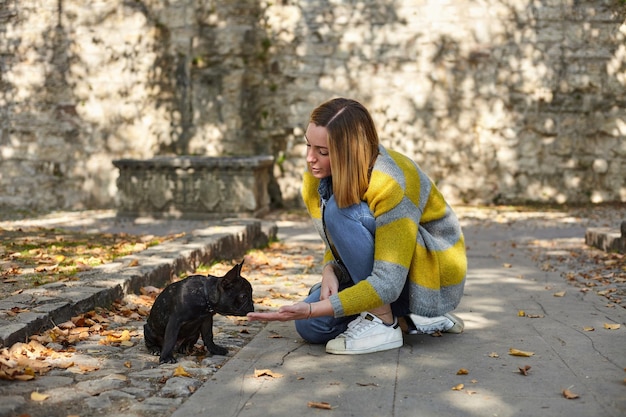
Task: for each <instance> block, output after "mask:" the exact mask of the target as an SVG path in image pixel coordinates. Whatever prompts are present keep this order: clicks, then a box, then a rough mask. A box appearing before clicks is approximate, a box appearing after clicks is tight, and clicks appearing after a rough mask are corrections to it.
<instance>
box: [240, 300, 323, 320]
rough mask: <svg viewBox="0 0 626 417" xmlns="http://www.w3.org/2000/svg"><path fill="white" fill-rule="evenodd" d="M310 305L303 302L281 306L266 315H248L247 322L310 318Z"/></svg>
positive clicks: (255, 313) (254, 313)
mask: <svg viewBox="0 0 626 417" xmlns="http://www.w3.org/2000/svg"><path fill="white" fill-rule="evenodd" d="M310 314H311V305H310V304H309V303H305V302H303V301H301V302H299V303H296V304H292V305H290V306H282V307H281V308H279V309H278V311H275V312H267V313H257V312H253V313H248V316H247V317H248V320H250V321H255V320H263V321H289V320H304V319H308V318H310Z"/></svg>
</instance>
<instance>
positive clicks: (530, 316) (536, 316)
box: [526, 314, 544, 319]
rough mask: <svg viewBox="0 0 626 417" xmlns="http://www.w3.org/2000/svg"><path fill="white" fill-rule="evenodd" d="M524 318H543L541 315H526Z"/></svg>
mask: <svg viewBox="0 0 626 417" xmlns="http://www.w3.org/2000/svg"><path fill="white" fill-rule="evenodd" d="M526 317H528V318H529V319H542V318H543V317H544V316H543V314H526Z"/></svg>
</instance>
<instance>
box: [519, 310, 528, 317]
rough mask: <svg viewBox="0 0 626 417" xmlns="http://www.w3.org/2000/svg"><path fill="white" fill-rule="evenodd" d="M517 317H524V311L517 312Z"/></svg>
mask: <svg viewBox="0 0 626 417" xmlns="http://www.w3.org/2000/svg"><path fill="white" fill-rule="evenodd" d="M517 317H526V312H525V311H524V310H520V311H518V312H517Z"/></svg>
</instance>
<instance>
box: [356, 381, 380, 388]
mask: <svg viewBox="0 0 626 417" xmlns="http://www.w3.org/2000/svg"><path fill="white" fill-rule="evenodd" d="M356 384H357V385H358V386H360V387H378V386H379V385H378V384H376V383H374V382H357V383H356Z"/></svg>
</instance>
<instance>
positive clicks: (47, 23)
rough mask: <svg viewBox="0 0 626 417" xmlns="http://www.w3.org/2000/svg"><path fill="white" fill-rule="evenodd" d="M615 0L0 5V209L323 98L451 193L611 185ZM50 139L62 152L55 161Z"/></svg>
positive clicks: (245, 147)
mask: <svg viewBox="0 0 626 417" xmlns="http://www.w3.org/2000/svg"><path fill="white" fill-rule="evenodd" d="M625 7H626V6H623V5H620V4H619V2H615V3H609V2H603V3H601V4H598V2H592V1H583V2H575V3H574V4H570V3H562V2H534V1H530V0H529V1H517V2H510V1H503V0H488V1H484V2H479V3H477V2H471V1H461V2H440V1H425V2H424V1H398V0H385V1H373V0H368V1H363V2H356V3H354V2H353V3H336V2H330V1H328V0H323V1H320V2H305V1H285V2H280V3H271V4H270V3H265V2H251V1H248V0H236V1H229V2H195V1H192V0H179V1H176V2H166V3H163V2H160V1H156V0H140V1H134V2H123V1H121V0H114V1H109V2H99V3H97V5H90V6H86V5H85V4H84V2H81V1H78V0H61V1H57V0H44V1H40V2H35V1H33V0H25V1H20V2H17V1H15V0H7V1H5V2H2V3H0V32H2V33H3V34H4V35H6V36H4V38H2V40H1V41H0V42H2V46H3V47H4V48H5V50H6V51H7V52H8V53H7V54H4V55H2V57H1V58H0V59H1V62H0V63H1V64H2V65H1V66H0V68H1V71H2V79H3V81H4V83H2V84H0V102H2V103H3V104H4V105H3V106H1V107H0V116H2V125H0V154H1V155H2V156H3V159H2V161H0V164H1V165H2V172H3V176H2V177H1V178H0V205H9V206H20V207H24V206H27V207H33V208H34V207H39V208H42V209H52V208H55V209H68V208H71V209H78V208H83V207H92V208H98V207H112V206H113V202H114V197H115V196H114V194H115V192H116V189H115V185H114V183H115V179H116V173H115V172H114V170H112V169H109V168H110V165H109V166H108V167H107V165H108V164H107V161H111V160H113V159H116V158H149V157H152V156H155V155H168V154H169V155H172V154H193V155H208V156H218V155H262V154H267V155H272V156H274V160H275V161H276V167H275V169H274V172H273V174H274V177H275V184H274V183H273V186H274V192H273V193H272V195H273V199H274V201H275V202H276V203H277V204H278V203H281V202H282V201H284V202H286V203H287V204H291V205H298V204H299V200H300V197H299V183H300V180H301V174H302V171H303V169H304V168H305V161H304V157H303V153H302V151H301V149H300V141H301V131H302V129H303V128H305V127H306V123H307V121H308V117H309V114H310V112H311V110H312V109H313V108H314V107H315V106H317V105H318V104H320V103H321V102H323V101H325V100H327V99H329V98H331V97H336V96H349V97H352V98H355V99H357V100H359V101H362V102H363V103H364V104H365V105H366V106H367V107H368V108H369V109H370V111H371V113H372V115H373V117H374V119H375V121H376V123H377V126H378V129H379V131H380V137H381V141H382V143H383V144H384V145H386V146H390V147H393V148H396V149H397V150H399V151H402V152H405V153H406V154H408V155H410V156H411V157H412V158H413V159H415V160H416V161H417V162H418V163H419V164H420V165H421V166H422V168H424V169H425V170H426V171H427V172H428V173H429V174H430V175H431V177H432V178H433V179H434V180H435V181H436V182H437V184H438V186H439V187H440V189H441V190H442V191H443V192H444V194H445V195H446V197H447V198H448V199H449V200H450V201H452V202H454V203H499V202H524V201H534V202H556V203H575V202H578V203H580V202H583V203H586V202H606V201H622V202H623V201H626V200H625V198H624V191H623V190H624V188H626V185H625V181H626V180H625V178H626V175H625V172H626V168H625V166H626V162H625V161H626V145H625V143H626V141H625V139H624V138H625V137H626V108H625V107H624V104H623V103H624V100H623V97H624V94H626V93H625V91H626V49H625V47H624V39H625V38H626V24H625V23H624V21H625V16H626V9H625ZM68 155H69V159H70V160H69V161H66V159H67V156H68Z"/></svg>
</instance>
